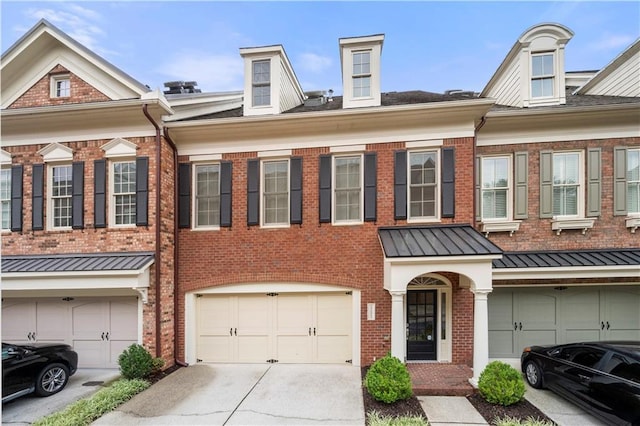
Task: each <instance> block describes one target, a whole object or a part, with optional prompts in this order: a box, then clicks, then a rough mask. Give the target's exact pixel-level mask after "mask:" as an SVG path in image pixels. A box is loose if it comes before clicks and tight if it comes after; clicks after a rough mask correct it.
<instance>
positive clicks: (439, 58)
mask: <svg viewBox="0 0 640 426" xmlns="http://www.w3.org/2000/svg"><path fill="white" fill-rule="evenodd" d="M0 5H1V6H0V7H1V13H2V17H1V24H2V33H1V37H2V51H3V52H4V51H6V49H7V48H9V47H10V46H11V45H12V44H13V43H14V42H15V41H16V40H17V39H18V38H20V37H21V36H22V35H23V34H24V33H25V32H26V31H27V30H28V29H29V28H31V27H32V26H33V25H34V24H35V23H36V22H37V21H38V20H39V19H40V18H46V19H48V20H49V21H50V22H51V23H53V24H54V25H56V26H57V27H58V28H60V29H61V30H63V31H65V32H66V33H67V34H69V35H70V36H71V37H73V38H74V39H76V40H77V41H79V42H80V43H82V44H84V45H85V46H86V47H88V48H90V49H92V50H93V51H95V52H96V53H97V54H99V55H100V56H102V57H103V58H105V59H106V60H108V61H109V62H111V63H112V64H114V65H115V66H117V67H119V68H120V69H122V70H123V71H124V72H126V73H128V74H129V75H131V76H132V77H134V78H136V79H137V80H139V81H140V82H142V83H144V84H147V85H149V86H150V87H151V88H153V89H155V88H158V87H162V85H163V83H164V82H165V81H171V80H195V81H197V82H198V84H199V87H200V88H201V89H202V90H203V91H227V90H241V89H242V73H243V69H242V61H241V59H240V55H239V49H240V48H241V47H255V46H266V45H273V44H282V45H283V46H284V48H285V51H286V52H287V55H288V57H289V59H290V60H291V62H292V64H293V68H294V70H295V72H296V75H297V76H298V79H299V80H300V83H301V85H302V88H303V89H304V90H305V91H309V90H328V89H333V90H334V91H335V94H336V95H339V94H341V93H342V89H341V85H342V84H341V72H340V55H339V50H338V39H339V38H341V37H354V36H361V35H371V34H381V33H382V34H385V41H384V46H383V50H382V81H381V84H382V90H383V91H403V90H414V89H419V90H426V91H433V92H443V91H444V90H447V89H465V90H475V91H481V90H482V88H483V87H484V85H485V84H486V83H487V82H488V80H489V79H490V78H491V76H492V75H493V73H494V72H495V70H496V69H497V67H498V66H499V64H500V63H501V62H502V60H503V59H504V57H505V56H506V54H507V52H508V51H509V49H510V48H511V47H512V46H513V44H514V43H515V41H516V40H517V38H518V37H519V36H520V35H521V34H522V33H523V32H524V31H525V30H526V29H527V28H529V27H531V26H532V25H536V24H538V23H542V22H557V23H560V24H563V25H565V26H567V27H568V28H569V29H571V30H572V31H573V32H574V33H575V35H574V37H573V39H572V40H571V41H570V42H569V44H568V46H567V50H566V69H567V70H568V71H580V70H594V69H600V68H602V67H603V66H605V65H606V64H608V63H609V62H610V61H611V60H612V59H613V58H614V57H615V56H617V55H618V54H619V53H620V52H622V51H623V50H624V49H625V48H626V47H628V46H629V45H630V44H631V43H632V42H633V41H634V40H635V39H637V38H638V37H639V36H640V2H638V1H622V2H615V1H606V2H596V1H561V2H551V1H535V2H515V1H514V2H506V1H499V2H482V1H475V2H462V1H447V2H435V1H413V2H400V1H393V2H382V1H376V2H364V1H351V2H347V1H331V2H330V1H304V2H303V1H300V2H284V1H279V2H267V1H263V2H220V1H196V2H187V1H157V2H141V1H120V2H93V1H76V2H71V1H65V2H57V1H48V2H28V1H7V0H2V1H1V3H0Z"/></svg>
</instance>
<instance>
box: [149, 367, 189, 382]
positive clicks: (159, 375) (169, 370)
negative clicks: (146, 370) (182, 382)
mask: <svg viewBox="0 0 640 426" xmlns="http://www.w3.org/2000/svg"><path fill="white" fill-rule="evenodd" d="M180 368H182V367H181V366H179V365H178V364H174V365H173V366H171V367H169V368H167V369H165V370H162V371H157V372H155V373H153V374H151V375H150V376H149V377H147V379H146V380H147V381H148V382H149V383H151V384H154V383H157V382H159V381H160V380H162V379H164V378H165V377H167V376H168V375H169V374H171V373H173V372H174V371H176V370H178V369H180Z"/></svg>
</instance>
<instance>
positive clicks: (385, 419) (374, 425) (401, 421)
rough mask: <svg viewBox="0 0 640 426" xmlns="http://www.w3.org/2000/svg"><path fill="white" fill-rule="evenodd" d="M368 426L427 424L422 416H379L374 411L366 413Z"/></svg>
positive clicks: (422, 425)
mask: <svg viewBox="0 0 640 426" xmlns="http://www.w3.org/2000/svg"><path fill="white" fill-rule="evenodd" d="M367 425H368V426H428V425H429V422H428V421H427V420H426V419H425V418H424V417H422V416H400V417H390V416H381V415H380V414H378V412H376V411H372V412H370V413H367Z"/></svg>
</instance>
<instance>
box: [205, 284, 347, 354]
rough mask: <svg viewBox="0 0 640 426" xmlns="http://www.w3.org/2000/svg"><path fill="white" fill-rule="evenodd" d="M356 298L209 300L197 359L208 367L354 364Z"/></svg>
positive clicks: (263, 296)
mask: <svg viewBox="0 0 640 426" xmlns="http://www.w3.org/2000/svg"><path fill="white" fill-rule="evenodd" d="M351 303H352V299H351V295H350V294H348V293H313V294H303V293H280V294H274V293H270V294H268V295H267V294H247V295H234V296H229V295H203V296H201V297H199V298H198V299H197V307H196V309H197V358H198V360H200V361H203V362H247V363H250V362H285V363H343V362H345V361H348V360H351V349H352V348H351V345H352V339H351V329H352V320H351Z"/></svg>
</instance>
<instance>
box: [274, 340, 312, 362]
mask: <svg viewBox="0 0 640 426" xmlns="http://www.w3.org/2000/svg"><path fill="white" fill-rule="evenodd" d="M276 342H277V348H276V355H275V357H276V358H275V359H277V360H278V362H285V363H287V362H290V363H305V362H311V360H312V353H313V352H312V350H313V346H312V345H313V340H312V339H311V337H310V336H308V335H299V336H292V335H279V336H277V337H276Z"/></svg>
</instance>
